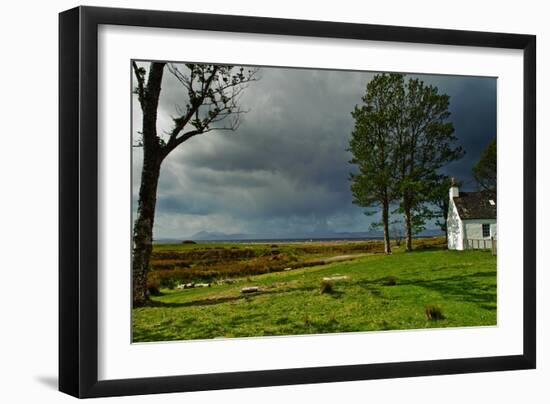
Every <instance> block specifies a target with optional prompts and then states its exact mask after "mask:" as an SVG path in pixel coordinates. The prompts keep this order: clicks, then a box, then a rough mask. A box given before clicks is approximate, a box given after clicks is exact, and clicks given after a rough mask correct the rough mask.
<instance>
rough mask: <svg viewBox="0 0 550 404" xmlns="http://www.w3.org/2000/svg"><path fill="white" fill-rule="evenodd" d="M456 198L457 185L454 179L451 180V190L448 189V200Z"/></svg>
mask: <svg viewBox="0 0 550 404" xmlns="http://www.w3.org/2000/svg"><path fill="white" fill-rule="evenodd" d="M456 196H458V185H457V184H456V180H455V177H453V178H451V188H450V189H449V198H450V199H453V198H454V197H456Z"/></svg>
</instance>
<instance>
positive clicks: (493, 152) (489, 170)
mask: <svg viewBox="0 0 550 404" xmlns="http://www.w3.org/2000/svg"><path fill="white" fill-rule="evenodd" d="M472 174H473V175H474V178H475V180H476V182H477V184H478V186H479V187H480V188H481V189H483V190H485V191H492V192H496V190H497V139H496V138H495V139H493V140H492V141H491V142H490V143H489V144H488V145H487V147H486V148H485V150H483V151H482V152H481V156H480V157H479V161H478V162H477V163H476V165H475V166H474V168H473V169H472Z"/></svg>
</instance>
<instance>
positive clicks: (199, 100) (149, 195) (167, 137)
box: [132, 62, 257, 306]
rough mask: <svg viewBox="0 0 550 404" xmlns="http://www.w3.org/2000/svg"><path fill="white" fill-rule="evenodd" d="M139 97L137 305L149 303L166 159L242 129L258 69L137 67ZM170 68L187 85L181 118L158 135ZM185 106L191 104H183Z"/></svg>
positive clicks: (134, 271) (153, 64)
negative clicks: (242, 103) (190, 144)
mask: <svg viewBox="0 0 550 404" xmlns="http://www.w3.org/2000/svg"><path fill="white" fill-rule="evenodd" d="M132 68H133V71H134V84H135V88H134V93H135V94H136V95H137V99H138V102H139V105H140V106H141V110H142V112H143V120H142V130H141V132H140V133H141V139H139V140H138V141H137V144H136V146H140V147H143V167H142V171H141V183H140V189H139V199H138V211H137V218H136V221H135V223H134V234H133V254H132V282H133V290H132V292H133V304H134V306H140V305H143V304H145V303H146V302H147V300H148V293H147V273H148V271H149V260H150V256H151V251H152V245H153V223H154V219H155V206H156V200H157V185H158V180H159V175H160V168H161V165H162V162H163V161H164V159H165V158H166V157H167V156H168V155H169V154H170V153H171V152H172V151H174V150H175V149H176V148H177V147H179V146H180V145H181V144H183V143H184V142H187V141H189V139H191V138H193V137H195V136H200V135H203V134H205V133H208V132H211V131H214V130H215V131H222V130H231V131H233V130H236V129H237V127H238V126H239V117H240V115H241V114H242V113H243V112H245V111H243V110H242V109H241V108H240V107H239V105H238V100H239V96H240V95H241V93H242V92H243V91H244V89H245V88H246V86H247V84H248V83H249V82H251V81H253V80H255V74H256V72H257V69H247V70H245V68H244V67H235V66H227V65H208V64H191V63H189V64H185V65H176V64H167V63H163V62H151V63H149V64H148V68H145V67H139V66H138V64H137V63H136V62H133V63H132ZM165 68H167V69H168V71H169V72H170V73H171V74H173V75H174V77H176V79H177V80H178V81H179V82H180V83H181V85H182V87H183V91H182V95H181V101H182V103H181V105H178V106H177V107H176V110H177V115H176V116H175V117H173V121H172V125H171V127H170V128H167V129H166V131H165V132H164V133H159V132H157V111H158V105H159V98H160V95H161V83H162V79H163V75H164V71H165ZM183 105H185V106H183Z"/></svg>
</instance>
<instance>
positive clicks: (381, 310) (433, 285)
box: [133, 246, 496, 342]
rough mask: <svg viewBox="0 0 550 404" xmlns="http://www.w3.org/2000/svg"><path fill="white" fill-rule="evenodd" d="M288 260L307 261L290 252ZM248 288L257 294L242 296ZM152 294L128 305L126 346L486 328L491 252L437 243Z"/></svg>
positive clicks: (491, 306) (491, 320)
mask: <svg viewBox="0 0 550 404" xmlns="http://www.w3.org/2000/svg"><path fill="white" fill-rule="evenodd" d="M167 248H168V250H169V247H162V246H160V247H157V248H156V250H155V251H157V252H158V251H166V249H167ZM171 248H173V247H171ZM177 248H179V249H181V250H184V249H189V248H191V249H192V248H199V247H193V246H190V247H189V246H178V247H177ZM255 248H259V247H255ZM278 248H279V247H278ZM293 248H296V246H295V247H293ZM281 250H282V251H283V252H282V253H281V255H284V254H285V252H284V251H285V250H284V248H281ZM337 250H338V249H337ZM356 252H360V251H356ZM341 253H342V251H340V250H338V251H334V252H333V255H334V254H341ZM319 254H320V252H319V251H316V253H315V254H314V255H319ZM249 259H250V258H249ZM249 259H247V260H249ZM247 260H245V261H247ZM296 260H297V261H300V260H305V259H304V258H303V257H301V256H300V255H298V257H297V259H296ZM275 261H276V260H275ZM212 265H214V266H215V265H217V263H216V262H214V263H212ZM172 271H174V270H172ZM175 271H177V269H176V270H175ZM181 271H183V269H182V270H181ZM154 276H155V275H154ZM325 277H345V278H341V279H336V280H332V281H330V284H331V287H332V291H331V292H327V293H321V292H320V290H321V283H322V282H323V278H325ZM211 279H214V278H211ZM246 286H258V287H259V291H258V292H256V293H252V294H243V293H241V288H243V287H246ZM160 293H161V294H160V295H159V296H152V298H151V299H152V302H151V304H150V305H149V306H146V307H142V308H137V309H134V310H133V339H134V342H146V341H169V340H187V339H209V338H216V337H252V336H270V335H271V336H274V335H297V334H318V333H333V332H350V331H373V330H396V329H418V328H432V327H459V326H487V325H495V324H496V257H494V256H493V255H491V253H490V252H487V251H462V252H458V251H447V250H445V249H440V248H434V249H430V248H427V249H423V250H417V251H414V252H411V253H403V252H399V250H397V251H396V252H394V253H393V254H392V255H390V256H386V255H383V254H379V253H368V255H362V256H360V257H358V258H356V259H354V260H349V261H344V262H334V263H330V264H326V265H317V266H310V267H306V268H301V269H292V270H286V271H284V270H281V271H278V272H268V273H264V274H259V275H244V276H240V277H239V276H235V277H233V278H232V279H231V281H230V282H229V281H227V282H226V281H223V280H222V281H218V282H214V283H213V284H212V286H211V287H205V288H194V289H184V290H178V289H167V288H162V287H161V288H160ZM426 306H436V307H438V308H439V309H440V310H441V312H442V314H443V317H444V318H443V319H439V320H428V319H427V316H426V313H425V311H426Z"/></svg>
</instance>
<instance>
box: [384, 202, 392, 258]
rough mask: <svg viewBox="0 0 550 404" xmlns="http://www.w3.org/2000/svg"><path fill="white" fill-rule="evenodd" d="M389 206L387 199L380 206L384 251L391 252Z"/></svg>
mask: <svg viewBox="0 0 550 404" xmlns="http://www.w3.org/2000/svg"><path fill="white" fill-rule="evenodd" d="M389 221H390V206H389V203H388V201H384V203H383V206H382V223H383V226H384V253H386V254H391V245H390V229H389Z"/></svg>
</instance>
